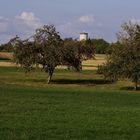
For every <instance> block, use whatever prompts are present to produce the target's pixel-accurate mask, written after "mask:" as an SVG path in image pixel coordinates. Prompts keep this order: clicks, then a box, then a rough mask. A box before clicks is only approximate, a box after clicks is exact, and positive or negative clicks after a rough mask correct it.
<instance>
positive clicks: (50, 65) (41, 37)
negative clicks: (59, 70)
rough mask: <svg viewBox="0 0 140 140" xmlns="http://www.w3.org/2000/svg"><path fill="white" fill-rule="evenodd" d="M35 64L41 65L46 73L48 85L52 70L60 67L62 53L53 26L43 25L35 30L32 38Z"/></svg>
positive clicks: (58, 38)
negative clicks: (34, 49) (35, 56)
mask: <svg viewBox="0 0 140 140" xmlns="http://www.w3.org/2000/svg"><path fill="white" fill-rule="evenodd" d="M34 42H35V47H36V50H37V52H36V55H37V57H38V59H37V61H36V62H37V63H39V64H41V65H42V66H43V68H44V69H45V71H46V72H48V74H49V77H48V83H49V82H50V80H51V78H52V75H53V72H54V69H55V67H56V66H58V65H61V63H62V58H63V53H62V47H63V41H62V39H61V37H60V35H59V34H58V32H57V31H56V29H55V27H54V26H53V25H50V26H49V25H45V26H43V28H40V29H37V30H36V34H35V36H34Z"/></svg>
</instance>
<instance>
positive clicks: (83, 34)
mask: <svg viewBox="0 0 140 140" xmlns="http://www.w3.org/2000/svg"><path fill="white" fill-rule="evenodd" d="M87 39H88V33H85V32H82V33H80V41H82V40H87Z"/></svg>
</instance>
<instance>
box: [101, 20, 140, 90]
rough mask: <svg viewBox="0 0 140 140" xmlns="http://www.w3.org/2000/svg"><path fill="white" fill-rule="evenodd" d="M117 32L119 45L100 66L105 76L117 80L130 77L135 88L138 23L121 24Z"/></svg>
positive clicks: (139, 72)
mask: <svg viewBox="0 0 140 140" xmlns="http://www.w3.org/2000/svg"><path fill="white" fill-rule="evenodd" d="M122 29H123V31H122V32H120V33H118V41H119V43H120V44H121V47H117V48H116V49H114V50H113V51H112V53H111V55H110V56H109V58H108V61H107V63H106V64H105V65H104V66H101V67H100V70H101V71H102V73H103V74H104V75H105V77H108V78H111V79H115V80H117V79H118V78H119V77H125V78H129V79H131V80H132V81H133V82H134V83H135V86H134V87H135V89H137V88H138V86H139V84H140V25H138V24H133V23H131V22H129V23H125V24H124V25H123V26H122Z"/></svg>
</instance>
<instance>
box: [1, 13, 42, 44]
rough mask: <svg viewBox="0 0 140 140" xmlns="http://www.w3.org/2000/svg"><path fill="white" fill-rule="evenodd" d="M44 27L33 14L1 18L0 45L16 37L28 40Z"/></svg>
mask: <svg viewBox="0 0 140 140" xmlns="http://www.w3.org/2000/svg"><path fill="white" fill-rule="evenodd" d="M42 25H43V23H42V22H41V20H40V19H39V18H38V17H36V16H35V14H34V13H32V12H22V13H21V14H20V15H18V16H15V17H13V18H9V19H7V18H5V17H1V16H0V36H1V38H0V43H4V42H7V41H9V38H10V37H14V36H15V35H19V36H20V37H21V38H27V37H29V36H31V35H33V34H34V32H35V29H37V28H39V27H41V26H42ZM2 40H3V41H2Z"/></svg>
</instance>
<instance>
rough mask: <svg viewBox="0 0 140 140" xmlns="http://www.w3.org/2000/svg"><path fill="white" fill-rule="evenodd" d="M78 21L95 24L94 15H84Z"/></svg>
mask: <svg viewBox="0 0 140 140" xmlns="http://www.w3.org/2000/svg"><path fill="white" fill-rule="evenodd" d="M78 21H80V22H81V23H85V24H87V23H93V22H94V17H93V16H92V15H84V16H81V17H80V18H79V19H78Z"/></svg>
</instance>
